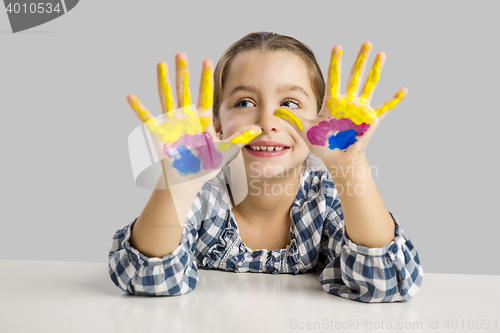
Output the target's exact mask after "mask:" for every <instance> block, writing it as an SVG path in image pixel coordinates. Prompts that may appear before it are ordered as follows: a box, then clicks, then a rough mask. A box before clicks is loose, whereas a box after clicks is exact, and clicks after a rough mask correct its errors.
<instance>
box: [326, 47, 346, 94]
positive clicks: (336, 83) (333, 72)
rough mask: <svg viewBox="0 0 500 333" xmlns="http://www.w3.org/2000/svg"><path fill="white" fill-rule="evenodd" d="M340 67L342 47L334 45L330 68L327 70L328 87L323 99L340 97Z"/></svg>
mask: <svg viewBox="0 0 500 333" xmlns="http://www.w3.org/2000/svg"><path fill="white" fill-rule="evenodd" d="M341 67H342V47H341V46H340V45H335V46H334V47H333V50H332V55H331V60H330V67H329V68H328V87H327V94H326V96H325V98H339V97H340V75H341Z"/></svg>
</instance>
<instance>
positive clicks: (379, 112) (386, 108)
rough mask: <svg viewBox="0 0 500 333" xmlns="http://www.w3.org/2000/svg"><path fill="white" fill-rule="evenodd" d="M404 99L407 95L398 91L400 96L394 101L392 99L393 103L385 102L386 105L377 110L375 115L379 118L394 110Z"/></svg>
mask: <svg viewBox="0 0 500 333" xmlns="http://www.w3.org/2000/svg"><path fill="white" fill-rule="evenodd" d="M404 97H405V93H404V92H403V91H402V90H400V91H398V94H397V96H396V97H395V98H394V99H392V100H391V101H388V102H385V104H384V105H382V107H380V108H378V109H376V110H375V113H376V114H377V116H379V115H381V114H382V113H384V112H386V111H388V110H390V109H392V108H394V107H395V106H396V105H398V104H399V102H401V101H402V100H403V98H404Z"/></svg>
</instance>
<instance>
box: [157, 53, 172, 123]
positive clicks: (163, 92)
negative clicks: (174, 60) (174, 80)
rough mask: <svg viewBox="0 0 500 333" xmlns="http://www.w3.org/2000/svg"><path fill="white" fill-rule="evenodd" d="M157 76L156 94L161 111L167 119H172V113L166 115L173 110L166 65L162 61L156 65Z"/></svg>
mask: <svg viewBox="0 0 500 333" xmlns="http://www.w3.org/2000/svg"><path fill="white" fill-rule="evenodd" d="M157 76H158V94H159V95H160V102H161V109H162V112H163V114H164V115H165V114H167V116H168V118H172V117H173V112H171V113H168V112H170V111H172V110H173V109H174V96H173V95H172V88H171V85H170V79H169V77H168V65H167V63H166V62H164V61H160V62H159V63H158V65H157Z"/></svg>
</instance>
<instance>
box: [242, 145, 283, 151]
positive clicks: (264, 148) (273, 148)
mask: <svg viewBox="0 0 500 333" xmlns="http://www.w3.org/2000/svg"><path fill="white" fill-rule="evenodd" d="M245 147H246V148H248V149H250V150H253V151H262V152H264V151H265V152H267V151H283V150H285V149H289V148H290V147H288V146H253V145H246V146H245Z"/></svg>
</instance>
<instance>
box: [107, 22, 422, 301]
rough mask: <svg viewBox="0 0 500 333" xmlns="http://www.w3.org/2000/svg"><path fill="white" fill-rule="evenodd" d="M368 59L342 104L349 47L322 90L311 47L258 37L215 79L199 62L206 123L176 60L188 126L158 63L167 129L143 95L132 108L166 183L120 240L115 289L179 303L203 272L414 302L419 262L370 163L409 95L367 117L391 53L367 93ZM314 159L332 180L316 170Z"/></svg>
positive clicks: (235, 49)
mask: <svg viewBox="0 0 500 333" xmlns="http://www.w3.org/2000/svg"><path fill="white" fill-rule="evenodd" d="M371 47H372V45H371V43H369V42H365V43H364V44H363V45H362V46H361V49H360V51H359V54H358V57H357V59H356V62H355V63H354V65H353V67H352V70H351V72H350V76H349V79H348V84H347V88H346V90H345V91H344V93H343V94H341V93H340V91H339V90H340V74H341V73H340V69H341V59H342V48H341V47H340V46H339V45H336V46H335V47H334V48H333V50H332V55H331V62H330V68H329V72H328V80H327V83H326V87H325V81H324V79H323V76H322V73H321V70H320V67H319V65H318V63H317V61H316V58H315V56H314V54H313V53H312V51H311V50H310V49H309V48H308V47H307V46H306V45H304V44H303V43H301V42H299V41H297V40H296V39H294V38H291V37H287V36H283V35H278V34H275V33H269V32H260V33H251V34H249V35H247V36H245V37H243V38H242V39H240V40H239V41H237V42H236V43H234V44H233V45H232V46H230V47H229V49H227V50H226V52H225V53H224V54H223V56H222V57H221V59H220V60H219V62H218V64H217V66H216V68H215V71H214V73H213V75H212V68H213V64H212V62H211V61H210V60H209V59H207V60H205V61H204V62H203V69H202V79H201V84H200V93H199V100H198V105H197V111H196V112H195V111H194V110H193V108H191V107H190V105H191V98H190V90H189V72H188V67H187V58H186V55H185V54H184V53H178V54H177V55H176V88H177V89H176V92H177V101H178V107H179V108H180V107H183V109H182V110H183V114H184V118H183V119H181V120H179V119H180V118H182V117H177V114H179V115H181V114H182V113H180V112H179V111H173V97H172V93H171V89H170V81H169V79H168V68H167V64H166V63H164V62H160V63H159V64H158V83H159V93H160V100H161V103H162V108H163V114H164V116H165V117H164V120H165V124H170V125H169V126H170V127H168V126H167V125H165V124H158V123H157V122H156V120H155V119H154V118H153V117H152V116H151V114H150V113H149V112H148V111H147V110H146V109H145V107H144V106H143V105H142V104H141V103H140V102H139V100H138V99H137V98H136V97H135V96H134V95H129V96H128V97H127V99H128V102H129V104H130V105H131V107H132V109H133V110H134V112H135V113H136V115H137V116H138V117H139V119H141V120H142V121H143V122H145V123H146V124H147V126H148V128H149V129H150V132H151V135H152V137H155V138H156V139H155V146H156V148H157V152H158V154H159V155H161V154H163V156H164V157H165V159H164V160H162V168H163V176H162V177H160V179H159V180H158V185H157V188H156V189H155V190H154V191H153V194H152V196H151V198H150V200H149V202H148V203H147V205H146V207H145V208H144V210H143V212H142V213H141V215H140V216H139V217H138V218H136V219H135V220H134V221H133V222H132V223H130V224H127V225H125V226H124V227H122V228H121V229H119V230H118V231H117V232H116V234H115V235H114V237H113V243H112V247H111V250H110V252H109V273H110V275H111V279H112V280H113V282H114V283H115V284H116V285H117V286H118V287H120V288H121V289H122V290H124V291H126V292H128V293H130V294H134V295H182V294H186V293H188V292H191V291H192V290H193V289H194V288H195V287H196V286H197V284H198V275H197V269H198V267H201V268H203V269H222V270H226V271H231V272H261V273H272V274H277V273H293V274H298V273H305V272H313V271H318V270H322V273H321V275H320V283H321V285H322V287H323V289H324V290H325V291H326V292H329V293H331V294H333V295H338V296H341V297H345V298H348V299H352V300H356V301H361V302H394V301H401V300H409V299H411V298H412V297H413V296H415V294H416V293H417V292H418V291H419V290H420V286H421V284H422V279H423V270H422V267H421V266H420V260H419V257H418V253H417V251H416V250H415V248H414V247H413V244H412V243H411V241H410V240H409V238H408V237H407V236H406V235H405V234H404V232H403V230H402V229H401V228H400V225H399V222H398V221H397V219H396V218H395V217H394V216H393V215H392V214H391V213H390V212H389V211H388V210H387V208H386V206H385V204H384V202H383V200H382V198H381V196H380V194H379V192H378V190H377V188H376V186H375V182H374V180H373V178H372V177H371V173H370V166H369V164H368V162H367V160H366V156H365V153H364V151H365V148H366V146H367V144H368V142H369V140H370V138H371V136H372V135H373V133H374V131H375V129H376V128H377V126H378V124H379V123H380V121H381V119H382V118H383V117H385V116H386V115H387V114H388V112H387V111H388V110H390V109H392V108H393V107H394V106H395V105H396V104H397V103H399V101H401V100H402V99H403V98H404V97H405V96H406V94H407V89H406V88H403V89H401V90H400V91H399V92H398V93H397V94H396V95H394V96H393V97H392V98H391V99H389V100H388V101H387V102H386V103H384V104H383V105H382V106H380V107H379V108H377V109H373V108H371V107H370V100H371V97H372V94H373V91H374V89H375V87H376V84H377V82H378V80H379V76H380V72H381V69H382V67H383V65H384V62H385V54H384V53H383V52H380V53H379V54H377V56H376V59H375V61H374V63H373V66H372V68H371V71H370V73H369V74H368V77H367V80H366V83H365V85H364V86H363V89H362V90H361V91H360V93H358V91H359V90H358V89H359V88H360V87H359V81H360V78H362V77H363V72H364V69H365V67H366V66H365V65H366V59H367V58H368V57H369V55H370V51H371ZM212 84H213V87H214V89H213V90H212ZM212 91H213V95H212ZM176 112H177V113H176ZM192 119H195V120H196V119H198V120H197V121H191V120H192ZM196 123H197V124H196ZM172 124H173V125H172ZM196 125H197V126H198V130H194V131H192V132H189V131H190V130H191V129H192V128H194V127H196ZM162 126H163V127H162ZM200 127H201V129H199V128H200ZM196 138H205V140H206V142H205V141H203V140H202V141H203V142H205V146H206V147H209V149H208V150H207V151H208V153H209V155H206V154H204V152H202V150H200V149H199V147H198V148H196V145H194V144H192V143H191V144H190V143H189V142H195V141H196V140H197V139H196ZM189 140H191V141H189ZM186 147H187V148H189V149H187V148H186ZM216 148H218V149H216ZM234 149H236V152H237V153H238V152H240V155H238V156H239V157H240V158H242V159H243V162H244V166H245V173H246V184H248V194H247V195H246V196H245V197H244V198H243V199H242V200H239V202H238V203H235V200H234V196H233V194H232V193H231V192H234V189H235V186H234V184H232V182H231V181H230V180H231V179H234V177H231V175H230V173H231V169H230V168H229V167H228V166H229V164H227V163H228V162H229V161H230V160H232V159H233V158H234V156H230V155H231V154H230V153H229V152H232V154H233V155H234V151H235V150H234ZM205 153H206V152H205ZM311 153H312V154H313V155H314V156H316V158H319V159H321V161H322V162H323V163H324V166H325V167H323V168H319V169H314V168H312V167H310V162H311V161H312V160H314V157H313V156H311V155H310V154H311ZM175 154H177V155H175ZM174 155H175V156H174ZM179 156H181V157H182V158H181V159H179ZM172 157H175V159H174V158H172ZM201 164H203V168H202V167H201V166H200V165H201ZM224 164H225V165H224ZM207 165H208V166H207ZM219 166H221V167H222V169H220V167H219ZM214 170H215V171H214ZM233 176H234V175H233ZM183 177H184V178H183ZM186 177H187V178H186ZM243 178H244V176H243ZM231 189H233V191H231Z"/></svg>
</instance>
